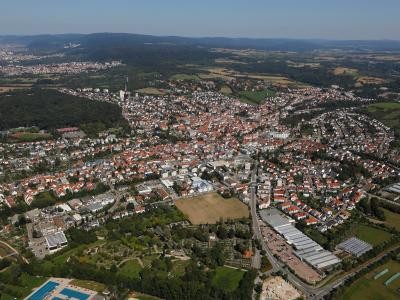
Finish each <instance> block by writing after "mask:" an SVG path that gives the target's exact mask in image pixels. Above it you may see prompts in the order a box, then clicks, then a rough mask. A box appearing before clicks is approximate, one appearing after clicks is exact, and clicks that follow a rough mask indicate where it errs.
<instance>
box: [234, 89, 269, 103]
mask: <svg viewBox="0 0 400 300" xmlns="http://www.w3.org/2000/svg"><path fill="white" fill-rule="evenodd" d="M274 95H275V92H274V91H271V90H265V91H255V92H251V91H241V92H239V93H238V96H239V97H240V99H241V100H242V101H244V102H246V103H249V104H261V103H262V102H263V101H264V100H265V98H266V97H273V96H274Z"/></svg>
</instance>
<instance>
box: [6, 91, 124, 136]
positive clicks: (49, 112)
mask: <svg viewBox="0 0 400 300" xmlns="http://www.w3.org/2000/svg"><path fill="white" fill-rule="evenodd" d="M29 126H37V127H39V128H40V129H47V130H52V129H56V128H61V127H69V126H78V127H84V128H88V127H90V128H93V127H96V128H102V129H105V128H111V127H125V128H126V127H127V126H128V124H127V121H126V120H125V119H124V118H123V117H122V114H121V108H120V107H119V106H118V105H116V104H111V103H106V102H100V101H93V100H88V99H84V98H79V97H75V96H71V95H66V94H62V93H60V92H58V91H56V90H43V89H35V90H21V91H15V92H12V93H9V94H2V95H0V130H6V129H10V128H16V127H29Z"/></svg>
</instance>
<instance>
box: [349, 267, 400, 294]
mask: <svg viewBox="0 0 400 300" xmlns="http://www.w3.org/2000/svg"><path fill="white" fill-rule="evenodd" d="M386 268H388V269H389V272H388V273H386V274H385V275H383V276H382V277H380V278H378V279H376V280H375V279H374V278H373V277H374V276H375V275H376V274H377V273H379V272H380V271H382V270H384V269H386ZM397 272H400V263H399V262H397V261H393V260H392V261H389V262H387V263H386V264H384V265H382V266H379V267H378V268H376V269H375V270H373V271H371V272H370V273H368V274H366V275H364V276H363V277H361V278H360V279H359V280H357V281H356V282H354V283H353V284H352V285H351V286H350V287H348V288H347V289H346V291H345V293H344V294H343V296H342V298H341V299H343V300H353V299H363V300H364V299H365V300H369V299H370V300H375V299H376V300H377V299H385V300H390V299H399V298H400V293H399V292H398V291H396V290H397V289H399V288H400V280H399V279H397V280H395V281H393V282H392V283H391V284H390V285H389V286H385V285H384V284H383V283H384V282H385V281H386V280H387V279H389V278H390V277H391V276H392V275H394V274H396V273H397Z"/></svg>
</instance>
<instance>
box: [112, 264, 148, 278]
mask: <svg viewBox="0 0 400 300" xmlns="http://www.w3.org/2000/svg"><path fill="white" fill-rule="evenodd" d="M141 270H142V266H141V265H140V264H139V262H138V260H137V259H132V260H129V261H127V262H126V263H124V264H123V265H122V267H121V268H120V269H119V270H118V273H119V274H121V275H124V276H126V277H128V278H132V279H137V278H139V277H140V275H139V272H140V271H141Z"/></svg>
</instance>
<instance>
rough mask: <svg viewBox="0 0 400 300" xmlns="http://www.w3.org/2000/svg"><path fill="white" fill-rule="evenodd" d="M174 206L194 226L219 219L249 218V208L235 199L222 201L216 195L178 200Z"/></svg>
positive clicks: (213, 222) (222, 199) (208, 194)
mask: <svg viewBox="0 0 400 300" xmlns="http://www.w3.org/2000/svg"><path fill="white" fill-rule="evenodd" d="M175 205H176V207H177V208H178V209H179V210H180V211H181V212H182V213H184V214H185V215H186V216H187V217H188V219H189V221H190V222H191V223H192V224H195V225H198V224H215V223H217V222H218V221H220V220H221V219H223V220H227V219H241V218H248V217H249V208H248V206H247V205H246V204H244V203H243V202H241V201H240V200H239V199H236V198H231V199H224V198H222V196H220V195H219V194H217V193H207V194H204V195H201V196H198V197H193V198H187V199H179V200H176V201H175Z"/></svg>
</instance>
